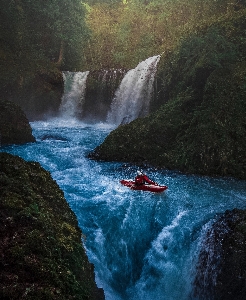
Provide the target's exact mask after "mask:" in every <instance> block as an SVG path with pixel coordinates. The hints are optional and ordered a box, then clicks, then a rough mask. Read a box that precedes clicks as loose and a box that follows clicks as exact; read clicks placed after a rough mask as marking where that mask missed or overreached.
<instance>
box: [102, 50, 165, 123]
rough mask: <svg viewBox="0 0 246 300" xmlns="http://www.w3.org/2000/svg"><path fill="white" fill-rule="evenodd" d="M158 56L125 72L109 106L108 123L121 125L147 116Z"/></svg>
mask: <svg viewBox="0 0 246 300" xmlns="http://www.w3.org/2000/svg"><path fill="white" fill-rule="evenodd" d="M159 60H160V55H157V56H153V57H149V58H148V59H146V60H145V61H142V62H141V63H139V64H138V66H137V67H136V68H135V69H132V70H130V71H128V72H127V74H126V75H125V77H124V78H123V80H122V82H121V84H120V86H119V88H118V90H117V91H116V93H115V97H114V99H113V102H112V104H111V109H110V111H109V113H108V116H107V121H108V123H111V124H116V125H119V124H122V123H129V122H130V121H132V120H134V119H136V118H138V117H143V116H145V115H147V114H148V111H149V103H150V99H151V94H152V90H153V82H154V78H155V73H156V70H157V64H158V62H159Z"/></svg>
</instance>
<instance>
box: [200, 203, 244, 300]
mask: <svg viewBox="0 0 246 300" xmlns="http://www.w3.org/2000/svg"><path fill="white" fill-rule="evenodd" d="M194 297H195V299H199V300H203V299H204V300H208V299H209V300H232V299H233V300H243V299H246V212H245V211H243V210H238V209H234V210H232V211H226V212H225V214H223V215H222V216H220V217H219V218H218V219H217V220H216V221H215V223H214V224H213V225H212V227H211V228H210V229H209V230H208V232H207V234H206V236H205V240H204V241H203V243H202V247H201V252H200V254H199V259H198V265H197V272H196V277H195V281H194Z"/></svg>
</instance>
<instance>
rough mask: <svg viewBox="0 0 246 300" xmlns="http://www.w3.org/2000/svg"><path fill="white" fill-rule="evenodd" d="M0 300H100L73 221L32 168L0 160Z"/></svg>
mask: <svg viewBox="0 0 246 300" xmlns="http://www.w3.org/2000/svg"><path fill="white" fill-rule="evenodd" d="M0 236H1V237H0V240H1V244H0V253H1V257H0V267H1V274H0V298H1V299H18V300H19V299H59V300H61V299H64V300H65V299H88V300H93V299H94V300H99V299H104V293H103V290H102V289H98V288H97V286H96V283H95V278H94V269H93V266H92V265H91V264H90V263H89V261H88V258H87V255H86V252H85V249H84V247H83V244H82V241H81V238H82V237H83V236H82V233H81V230H80V229H79V227H78V223H77V219H76V217H75V215H74V213H73V212H72V210H71V209H70V207H69V205H68V203H67V202H66V200H65V198H64V195H63V192H62V191H61V190H60V188H59V187H58V185H57V183H56V182H55V181H54V180H53V179H52V178H51V175H50V173H49V172H47V171H46V170H44V169H43V168H42V167H41V166H40V164H39V163H37V162H26V161H24V160H23V159H21V158H19V157H17V156H13V155H10V154H7V153H1V154H0Z"/></svg>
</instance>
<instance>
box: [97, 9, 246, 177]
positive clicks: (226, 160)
mask: <svg viewBox="0 0 246 300" xmlns="http://www.w3.org/2000/svg"><path fill="white" fill-rule="evenodd" d="M245 20H246V18H245V13H244V14H243V15H241V16H239V17H237V18H233V19H232V20H231V21H228V20H226V21H223V22H220V24H219V25H218V24H215V25H212V26H210V27H208V28H207V29H205V28H203V30H202V31H201V32H199V34H197V35H192V36H189V37H188V38H187V39H183V40H182V41H181V42H180V45H179V47H177V48H176V50H175V51H173V52H171V53H169V54H168V55H166V57H165V61H164V62H162V65H161V68H160V70H159V73H158V77H159V80H160V82H161V86H159V89H160V90H161V91H162V95H163V99H162V102H163V103H164V104H163V106H162V107H161V108H160V109H158V111H156V112H155V113H153V114H151V115H149V116H148V117H146V118H143V119H138V120H135V121H133V122H132V123H130V124H129V125H124V126H120V127H119V128H117V129H116V130H115V131H113V132H112V133H111V134H110V135H109V136H108V137H107V138H106V139H105V142H104V143H103V144H102V145H100V146H99V147H98V148H97V149H96V150H95V155H96V157H99V158H101V159H105V160H118V161H119V160H120V161H130V162H141V163H150V164H152V165H155V166H158V167H166V168H171V169H179V170H182V171H186V172H191V173H199V174H207V175H222V176H224V175H227V176H228V175H229V176H234V177H238V178H242V179H246V168H245V166H246V160H245V155H244V153H245V151H246V142H245V139H244V136H245V134H246V119H245V111H246V101H245V99H246V71H245V70H246V55H245V46H246V44H245V34H246V33H245V29H244V28H245ZM161 78H162V79H163V80H162V81H161ZM136 132H137V134H136ZM139 149H141V151H139Z"/></svg>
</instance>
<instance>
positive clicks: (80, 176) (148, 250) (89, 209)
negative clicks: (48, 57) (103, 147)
mask: <svg viewBox="0 0 246 300" xmlns="http://www.w3.org/2000/svg"><path fill="white" fill-rule="evenodd" d="M31 126H32V128H33V134H34V136H35V137H36V139H37V142H36V143H30V144H25V145H21V146H20V145H19V146H18V145H13V146H8V147H4V148H1V151H6V152H9V153H12V154H15V155H19V156H21V157H23V158H24V159H26V160H34V161H39V162H40V163H41V165H42V166H43V167H44V168H45V169H47V170H49V171H50V172H51V174H52V177H53V178H54V179H55V180H56V181H57V183H58V184H59V186H60V188H61V189H62V190H63V191H64V193H65V197H66V199H67V201H68V203H69V205H70V207H71V209H72V210H73V211H74V212H75V214H76V216H77V218H78V222H79V226H80V227H81V229H82V231H83V233H84V235H85V237H86V238H85V239H84V240H83V242H84V244H85V247H86V251H87V254H88V257H89V260H90V261H91V262H92V263H93V264H94V265H95V272H96V281H97V284H98V286H99V287H103V289H104V291H105V295H106V300H142V299H145V300H153V299H155V300H162V299H163V300H182V299H183V300H187V299H191V296H190V293H191V291H192V282H193V278H194V274H195V264H196V260H197V257H198V253H199V247H200V242H201V240H202V237H203V235H204V233H205V232H206V230H207V228H208V227H209V226H210V224H211V222H213V220H214V218H216V216H217V215H218V214H220V213H223V212H225V210H227V209H233V208H244V209H245V208H246V182H245V181H240V180H235V179H230V178H229V179H222V178H209V177H200V176H193V175H185V174H182V173H179V172H171V171H166V170H155V169H144V171H145V172H147V174H148V175H149V177H150V178H151V179H153V180H154V181H157V182H158V183H160V184H164V185H167V186H168V190H167V191H165V192H164V193H162V194H153V193H150V192H142V191H132V190H130V189H128V188H127V187H124V186H121V185H120V183H119V180H120V179H123V178H126V179H129V178H134V176H135V174H136V171H137V167H136V166H132V165H128V164H124V163H114V162H98V161H93V160H89V159H88V158H87V154H88V153H89V152H90V151H91V150H93V149H94V148H95V147H96V146H97V145H99V144H100V143H101V142H102V141H103V140H104V138H105V137H106V136H107V135H108V133H109V132H110V131H111V130H112V129H113V128H112V127H110V126H109V125H106V124H103V123H99V124H94V125H88V124H84V123H80V122H77V121H74V120H70V121H69V120H68V121H66V122H64V121H62V120H59V119H53V120H50V121H47V122H33V123H31Z"/></svg>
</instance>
